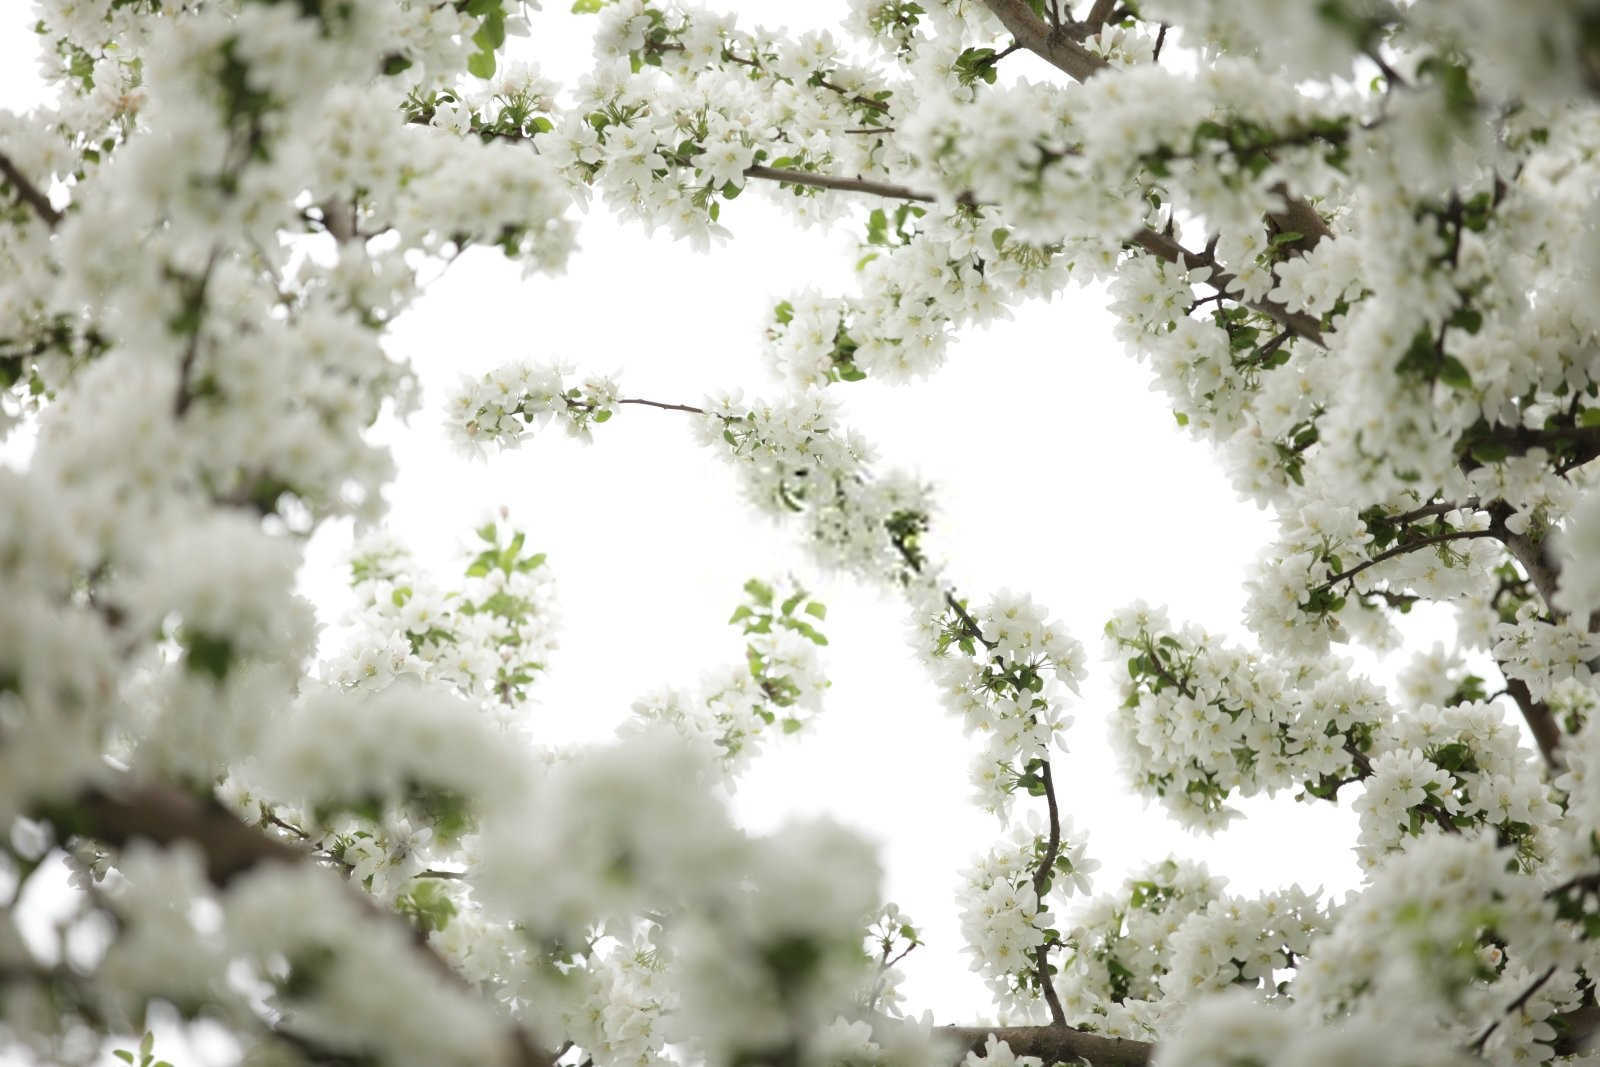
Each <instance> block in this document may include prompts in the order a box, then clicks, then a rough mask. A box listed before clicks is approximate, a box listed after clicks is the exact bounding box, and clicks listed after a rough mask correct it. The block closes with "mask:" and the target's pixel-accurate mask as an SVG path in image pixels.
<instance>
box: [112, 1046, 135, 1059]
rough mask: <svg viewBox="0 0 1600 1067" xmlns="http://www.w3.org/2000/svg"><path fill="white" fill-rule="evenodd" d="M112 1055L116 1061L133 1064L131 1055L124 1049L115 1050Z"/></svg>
mask: <svg viewBox="0 0 1600 1067" xmlns="http://www.w3.org/2000/svg"><path fill="white" fill-rule="evenodd" d="M112 1055H113V1056H115V1057H116V1058H117V1059H119V1060H121V1061H122V1062H123V1063H132V1062H133V1053H131V1052H129V1051H128V1050H127V1049H125V1048H119V1049H117V1050H116V1051H115V1052H113V1053H112Z"/></svg>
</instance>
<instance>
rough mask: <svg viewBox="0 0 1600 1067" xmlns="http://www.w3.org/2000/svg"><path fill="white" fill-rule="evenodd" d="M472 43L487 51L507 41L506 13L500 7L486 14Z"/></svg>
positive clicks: (473, 36)
mask: <svg viewBox="0 0 1600 1067" xmlns="http://www.w3.org/2000/svg"><path fill="white" fill-rule="evenodd" d="M472 43H473V44H475V45H477V46H478V47H479V48H481V49H483V50H484V51H485V52H492V51H494V50H495V49H496V48H499V47H500V46H501V45H503V44H505V43H506V15H505V12H504V11H501V10H499V9H498V8H497V9H495V10H494V11H491V12H489V13H488V14H487V15H485V16H484V18H483V22H482V24H480V25H479V26H478V32H477V33H474V34H473V35H472Z"/></svg>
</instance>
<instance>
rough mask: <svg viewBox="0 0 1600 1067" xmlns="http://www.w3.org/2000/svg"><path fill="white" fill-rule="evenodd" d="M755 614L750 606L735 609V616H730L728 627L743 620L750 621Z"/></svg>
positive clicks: (740, 606)
mask: <svg viewBox="0 0 1600 1067" xmlns="http://www.w3.org/2000/svg"><path fill="white" fill-rule="evenodd" d="M754 614H755V612H753V611H751V610H750V606H749V605H748V604H740V605H739V606H738V607H736V608H734V609H733V614H732V615H730V616H728V625H730V626H732V625H733V624H734V623H736V622H739V621H741V620H743V619H748V618H750V616H752V615H754Z"/></svg>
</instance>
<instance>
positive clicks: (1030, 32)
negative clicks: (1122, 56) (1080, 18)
mask: <svg viewBox="0 0 1600 1067" xmlns="http://www.w3.org/2000/svg"><path fill="white" fill-rule="evenodd" d="M983 2H984V6H986V7H987V8H988V9H989V10H990V11H992V12H994V15H995V18H997V19H999V20H1000V22H1001V23H1002V24H1003V25H1004V26H1005V28H1006V29H1007V30H1009V31H1010V32H1011V36H1013V37H1015V38H1016V39H1017V43H1018V44H1020V45H1022V47H1024V48H1026V49H1027V50H1028V51H1030V52H1032V53H1034V54H1035V55H1037V56H1038V57H1039V58H1040V59H1042V60H1044V61H1045V62H1046V63H1048V64H1050V65H1051V66H1052V67H1055V68H1056V69H1057V70H1060V71H1063V72H1065V73H1066V74H1067V75H1068V76H1069V77H1071V78H1073V79H1075V80H1077V81H1088V80H1089V78H1090V77H1092V76H1093V75H1095V74H1098V73H1099V72H1100V71H1102V70H1105V69H1107V68H1108V67H1110V65H1111V64H1109V63H1107V62H1106V61H1105V60H1104V59H1101V58H1100V57H1099V56H1097V55H1095V54H1094V53H1093V52H1091V51H1089V50H1088V49H1087V48H1085V47H1084V46H1083V45H1081V44H1079V43H1078V40H1075V39H1074V38H1076V37H1078V36H1079V35H1078V34H1077V33H1068V32H1066V28H1065V27H1063V28H1062V29H1061V30H1059V31H1058V30H1054V29H1052V28H1051V26H1050V25H1049V24H1048V23H1047V22H1045V21H1044V20H1043V19H1041V18H1040V17H1039V16H1038V15H1035V14H1034V13H1033V9H1032V8H1031V7H1029V6H1028V2H1027V0H983ZM1097 28H1098V27H1096V29H1097ZM1092 32H1094V30H1093V29H1090V30H1089V31H1088V32H1086V33H1084V34H1083V35H1082V36H1085V37H1086V36H1088V34H1089V33H1092ZM1080 39H1081V38H1080Z"/></svg>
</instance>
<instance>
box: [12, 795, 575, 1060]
mask: <svg viewBox="0 0 1600 1067" xmlns="http://www.w3.org/2000/svg"><path fill="white" fill-rule="evenodd" d="M41 815H42V816H43V817H44V818H45V819H47V820H48V821H49V822H50V823H51V824H52V825H53V826H55V828H56V831H57V833H58V834H60V835H61V836H62V837H66V836H69V835H72V834H79V835H82V836H85V837H92V838H94V839H96V840H99V841H104V842H106V843H107V844H110V845H113V846H117V847H122V846H125V845H127V844H129V843H130V842H132V841H135V840H141V839H142V840H146V841H153V842H155V843H156V844H158V845H164V846H165V845H173V844H176V843H178V842H180V841H187V842H189V843H191V844H194V845H197V846H199V848H200V850H201V852H202V853H203V854H204V857H205V865H206V876H207V877H208V878H209V879H210V880H211V881H212V883H213V884H215V885H216V886H218V887H219V888H221V887H225V886H226V885H227V884H228V883H229V882H231V881H232V880H233V879H235V878H237V877H239V876H240V875H242V874H244V873H245V872H247V871H249V870H251V869H253V868H254V867H256V866H257V865H258V864H262V863H269V862H274V861H276V862H279V863H306V862H309V861H310V860H311V856H310V854H309V853H307V852H305V851H303V850H301V849H298V848H295V847H293V846H291V845H287V844H285V843H283V842H281V841H276V840H274V839H273V838H271V837H268V836H267V835H266V834H263V833H262V832H261V831H259V830H257V829H255V828H254V827H252V826H249V825H247V824H246V823H244V822H243V821H241V820H240V819H239V818H238V817H237V816H235V815H234V814H233V813H232V812H230V811H228V810H227V809H226V808H224V807H223V806H222V805H221V804H219V803H218V802H217V801H216V800H215V799H212V798H209V797H208V798H206V799H205V800H200V799H197V798H196V797H194V796H192V795H190V794H189V793H186V792H184V791H182V790H180V789H175V788H173V787H171V786H166V785H160V784H150V783H138V782H131V781H130V782H128V783H126V784H125V785H124V786H123V787H122V788H119V789H115V790H111V789H101V788H91V789H87V790H85V791H84V792H83V793H81V794H79V796H78V797H77V798H76V800H74V801H73V802H71V803H69V804H65V805H61V806H58V807H54V808H50V809H48V810H45V811H43V812H41ZM352 892H353V891H352ZM357 899H358V900H359V902H360V903H361V905H362V906H363V907H364V908H365V909H367V910H368V911H369V912H370V913H371V915H372V916H373V918H374V920H376V921H392V922H404V920H403V919H401V918H400V917H399V916H398V915H395V914H393V913H390V912H385V911H382V910H380V909H379V907H378V905H377V904H376V902H374V901H373V900H372V898H370V897H368V896H366V895H365V894H357ZM412 935H413V936H412V941H413V944H414V945H415V949H416V952H417V953H418V954H419V958H420V959H422V961H423V962H424V963H426V964H427V965H428V966H429V967H431V968H433V969H434V970H435V971H437V972H438V973H439V974H441V975H443V976H444V977H445V978H446V979H447V980H449V981H451V982H453V983H456V984H458V985H461V986H463V987H465V985H466V981H465V979H463V978H462V977H461V976H460V975H459V974H457V973H456V972H455V971H454V970H453V969H451V967H450V965H449V964H448V963H446V962H445V961H444V959H443V958H442V957H441V956H439V955H438V954H437V953H435V952H434V951H433V950H432V949H431V948H429V947H428V944H427V942H426V940H424V939H423V937H422V935H421V934H420V933H418V932H416V931H412ZM506 1041H507V1046H508V1049H509V1052H510V1054H509V1056H508V1057H507V1061H506V1062H508V1063H510V1064H513V1065H515V1067H550V1065H551V1064H552V1063H553V1061H554V1060H555V1056H554V1055H553V1054H551V1053H550V1052H548V1051H547V1050H543V1049H541V1048H539V1047H538V1046H537V1044H536V1043H535V1042H534V1041H533V1040H532V1037H531V1035H529V1034H528V1033H527V1031H526V1030H524V1029H523V1028H522V1027H521V1026H518V1025H515V1024H508V1025H507V1030H506Z"/></svg>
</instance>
